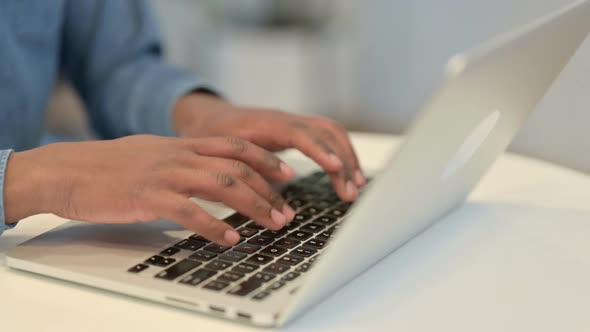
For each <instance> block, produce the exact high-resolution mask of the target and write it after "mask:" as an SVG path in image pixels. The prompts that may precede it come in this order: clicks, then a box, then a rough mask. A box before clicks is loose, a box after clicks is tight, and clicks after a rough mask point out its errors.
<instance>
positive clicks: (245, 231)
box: [238, 227, 258, 237]
mask: <svg viewBox="0 0 590 332" xmlns="http://www.w3.org/2000/svg"><path fill="white" fill-rule="evenodd" d="M257 233H258V230H257V229H254V228H250V227H242V228H240V229H238V234H240V236H242V237H252V236H254V235H256V234H257Z"/></svg>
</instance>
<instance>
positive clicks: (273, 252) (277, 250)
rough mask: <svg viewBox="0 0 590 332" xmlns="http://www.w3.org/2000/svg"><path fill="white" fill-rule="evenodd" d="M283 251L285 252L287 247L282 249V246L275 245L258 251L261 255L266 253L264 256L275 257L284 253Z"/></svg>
mask: <svg viewBox="0 0 590 332" xmlns="http://www.w3.org/2000/svg"><path fill="white" fill-rule="evenodd" d="M285 252H287V249H283V248H281V247H277V246H270V247H266V248H264V250H262V251H261V252H260V253H261V254H263V255H266V256H273V257H277V256H280V255H282V254H284V253H285Z"/></svg>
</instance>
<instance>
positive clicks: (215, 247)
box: [204, 243, 230, 254]
mask: <svg viewBox="0 0 590 332" xmlns="http://www.w3.org/2000/svg"><path fill="white" fill-rule="evenodd" d="M229 248H230V247H225V246H222V245H219V244H217V243H211V244H210V245H208V246H206V247H205V248H204V249H205V250H207V251H211V252H214V253H217V254H223V253H224V252H226V251H228V250H229Z"/></svg>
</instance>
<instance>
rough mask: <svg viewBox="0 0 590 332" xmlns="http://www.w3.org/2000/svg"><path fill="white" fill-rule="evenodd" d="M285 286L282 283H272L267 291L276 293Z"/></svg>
mask: <svg viewBox="0 0 590 332" xmlns="http://www.w3.org/2000/svg"><path fill="white" fill-rule="evenodd" d="M285 285H286V284H285V283H284V282H283V281H277V282H275V283H273V284H272V285H271V286H270V287H269V288H268V290H271V291H277V290H279V289H281V288H282V287H283V286H285Z"/></svg>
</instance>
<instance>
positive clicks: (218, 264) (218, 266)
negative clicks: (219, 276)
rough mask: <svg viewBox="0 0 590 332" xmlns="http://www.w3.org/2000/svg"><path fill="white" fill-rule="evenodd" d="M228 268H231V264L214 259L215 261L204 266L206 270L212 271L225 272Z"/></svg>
mask: <svg viewBox="0 0 590 332" xmlns="http://www.w3.org/2000/svg"><path fill="white" fill-rule="evenodd" d="M230 266H232V263H230V262H226V261H222V260H220V259H216V260H214V261H212V262H210V263H209V264H207V265H205V267H206V268H208V269H210V270H213V271H221V270H225V269H227V268H228V267H230Z"/></svg>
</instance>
